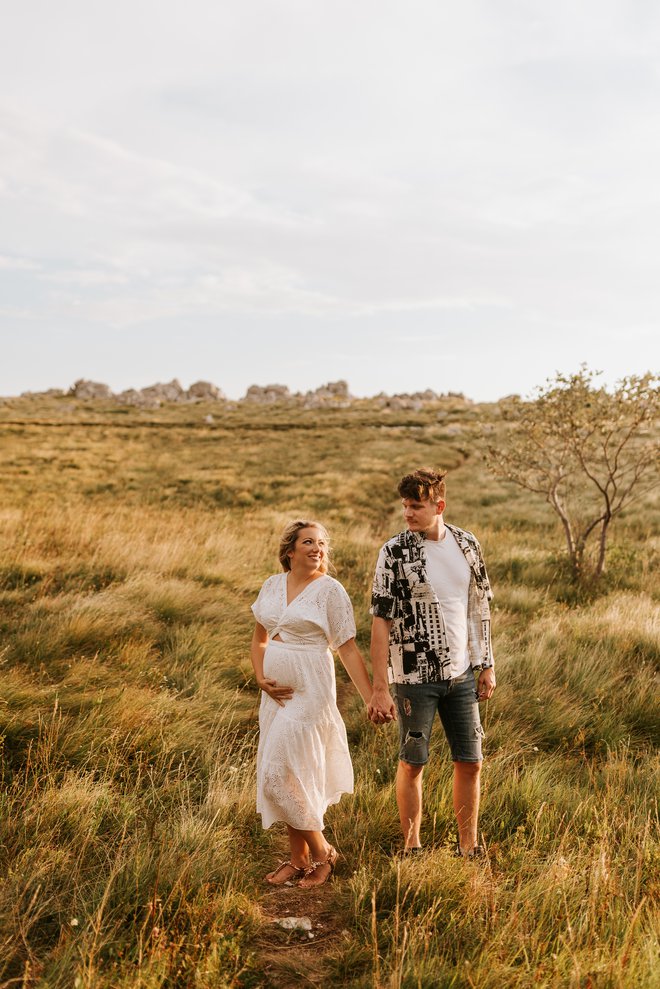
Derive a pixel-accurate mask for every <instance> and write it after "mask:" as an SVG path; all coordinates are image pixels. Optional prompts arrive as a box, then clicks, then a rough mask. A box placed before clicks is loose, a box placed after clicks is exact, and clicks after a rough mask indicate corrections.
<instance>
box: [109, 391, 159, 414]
mask: <svg viewBox="0 0 660 989" xmlns="http://www.w3.org/2000/svg"><path fill="white" fill-rule="evenodd" d="M115 400H116V401H117V402H118V403H119V405H135V406H136V407H137V408H139V409H157V408H159V407H160V401H159V400H158V399H157V398H153V397H149V396H146V395H143V394H142V392H141V391H136V390H135V388H127V389H126V391H123V392H120V393H119V395H116V396H115Z"/></svg>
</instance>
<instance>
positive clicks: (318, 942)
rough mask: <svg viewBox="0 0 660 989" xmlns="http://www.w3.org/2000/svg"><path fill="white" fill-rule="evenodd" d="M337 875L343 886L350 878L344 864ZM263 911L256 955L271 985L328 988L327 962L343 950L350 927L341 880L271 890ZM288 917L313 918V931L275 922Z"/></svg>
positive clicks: (281, 987)
mask: <svg viewBox="0 0 660 989" xmlns="http://www.w3.org/2000/svg"><path fill="white" fill-rule="evenodd" d="M283 853H284V849H283ZM282 857H284V855H283V856H282ZM338 871H339V882H340V883H341V882H342V881H343V879H345V874H346V866H345V864H344V863H343V862H341V860H340V865H339V866H338ZM261 910H262V913H263V916H264V921H265V922H266V925H267V926H265V927H264V928H263V930H262V932H261V933H260V935H259V938H258V940H257V950H258V955H259V958H260V961H261V967H262V968H263V971H264V972H265V973H266V976H267V979H268V981H267V982H266V985H268V986H271V985H272V986H274V987H275V986H277V987H278V989H289V987H291V989H293V987H294V986H301V985H302V986H319V987H320V986H322V985H327V984H328V982H327V981H326V976H325V970H326V959H327V956H328V955H329V954H330V953H331V952H335V951H336V950H337V948H338V947H339V946H340V944H341V942H342V940H343V939H344V935H343V931H344V930H345V928H346V926H347V922H348V921H347V918H346V916H345V915H343V910H342V908H341V907H340V895H339V892H338V889H337V883H336V881H335V880H334V879H333V880H332V881H331V882H329V883H326V884H325V885H324V886H321V887H319V888H318V889H309V890H308V889H298V888H297V886H295V885H292V886H288V885H283V886H274V887H272V888H270V887H269V888H267V889H266V890H265V892H264V896H263V899H262V901H261ZM285 917H308V918H309V920H310V921H311V924H312V928H311V931H310V932H307V931H299V930H292V931H290V930H285V929H283V928H282V927H280V926H279V925H278V924H277V923H276V921H277V920H278V919H280V920H281V919H283V918H285ZM310 934H311V935H312V937H310V936H309V935H310Z"/></svg>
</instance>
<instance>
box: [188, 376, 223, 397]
mask: <svg viewBox="0 0 660 989" xmlns="http://www.w3.org/2000/svg"><path fill="white" fill-rule="evenodd" d="M188 397H189V398H198V399H202V400H204V399H207V400H210V401H213V402H220V401H222V400H223V399H224V397H225V396H224V395H223V393H222V392H221V391H220V389H219V388H218V387H216V385H213V384H211V382H210V381H196V382H195V383H194V384H192V385H191V386H190V388H189V389H188Z"/></svg>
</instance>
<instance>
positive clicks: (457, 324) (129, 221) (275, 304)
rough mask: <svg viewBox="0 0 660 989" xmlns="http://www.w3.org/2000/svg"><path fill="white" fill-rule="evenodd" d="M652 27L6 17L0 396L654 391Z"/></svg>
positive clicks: (543, 4)
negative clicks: (555, 388)
mask: <svg viewBox="0 0 660 989" xmlns="http://www.w3.org/2000/svg"><path fill="white" fill-rule="evenodd" d="M659 53H660V6H659V5H658V4H657V3H655V2H653V0H621V2H613V0H581V2H580V3H577V4H576V3H575V2H574V0H555V2H553V3H552V4H549V3H547V0H498V2H496V3H493V2H492V0H462V2H461V3H459V4H457V3H449V2H447V0H405V2H404V0H397V2H392V0H350V2H348V0H241V2H240V3H236V2H234V0H232V2H229V0H187V2H186V3H185V4H183V3H181V2H179V0H177V2H174V0H158V2H156V0H112V3H110V2H109V0H96V2H94V3H89V0H59V2H58V3H57V4H53V3H52V2H50V0H21V3H20V4H18V3H17V4H12V5H10V6H8V7H7V9H6V10H5V16H4V18H3V30H2V34H1V35H0V395H15V394H18V393H20V392H22V391H25V390H32V391H38V390H42V389H46V388H50V387H60V388H68V387H69V386H70V385H71V384H72V382H73V381H74V380H76V379H78V378H90V379H92V380H96V381H102V382H105V383H107V384H109V385H110V387H111V388H112V389H113V390H115V391H120V390H122V389H125V388H132V387H134V388H140V387H144V386H146V385H150V384H153V383H154V382H156V381H168V380H170V379H171V378H173V377H177V378H179V380H180V381H181V382H182V384H183V385H184V386H188V385H189V384H190V383H192V382H193V381H196V380H198V379H203V380H209V381H212V382H214V383H215V384H216V385H218V386H219V387H220V388H221V389H222V390H223V391H224V392H225V393H226V394H227V396H228V397H231V398H239V397H241V395H243V394H244V393H245V390H246V389H247V387H248V386H249V385H251V384H261V385H265V384H269V383H281V384H285V385H288V386H289V387H290V388H291V389H292V390H302V391H304V390H307V389H311V388H316V387H318V386H319V385H321V384H323V383H325V382H327V381H334V380H337V379H340V378H342V379H346V380H347V381H348V383H349V386H350V388H351V391H352V392H353V393H354V394H355V395H358V396H362V395H373V394H376V393H378V392H380V391H385V392H388V393H390V394H391V393H396V392H414V391H417V390H423V389H426V388H432V389H434V390H435V391H438V392H446V391H459V392H463V393H464V394H466V395H467V396H468V397H470V398H472V399H474V400H475V401H492V400H496V399H498V398H500V397H502V396H504V395H508V394H511V393H519V394H529V393H530V392H531V391H532V389H533V388H534V387H535V386H537V385H540V384H542V383H543V382H544V381H545V380H546V379H548V378H549V377H552V376H553V375H554V374H555V372H557V371H559V372H562V373H568V372H571V371H574V370H577V368H578V367H579V365H580V364H581V363H582V362H586V363H587V364H588V365H589V366H590V367H591V368H594V369H597V370H601V371H602V372H603V380H604V381H605V382H606V383H613V382H614V381H616V380H617V379H619V378H621V377H622V376H624V375H628V374H642V373H644V372H645V371H647V370H657V369H658V366H659V365H660V360H659V359H658V358H659V356H660V333H659V332H658V327H659V323H660V271H659V270H658V259H659V258H660V180H659V179H658V176H659V175H660V56H659Z"/></svg>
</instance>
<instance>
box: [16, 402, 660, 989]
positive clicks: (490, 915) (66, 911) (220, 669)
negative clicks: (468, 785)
mask: <svg viewBox="0 0 660 989" xmlns="http://www.w3.org/2000/svg"><path fill="white" fill-rule="evenodd" d="M500 428H501V427H500V420H499V413H498V407H497V406H496V405H490V406H480V405H472V404H468V403H465V402H463V401H460V400H459V399H458V398H457V399H451V398H449V397H448V398H445V399H443V400H441V401H438V402H430V403H426V404H425V405H424V407H423V408H420V409H382V408H379V407H378V405H377V403H375V402H374V401H373V400H372V401H368V400H364V401H361V402H355V403H353V404H352V405H351V407H350V408H345V409H342V408H332V407H328V408H313V409H299V408H291V407H287V406H279V405H273V406H268V407H263V406H258V405H256V406H248V405H226V406H225V405H223V404H220V403H211V402H209V403H205V402H198V403H197V404H194V405H168V404H165V405H163V406H162V407H161V408H158V409H143V408H137V407H131V406H119V405H116V404H113V403H110V402H104V401H103V400H93V401H84V400H79V399H75V398H73V399H72V398H70V397H67V396H34V397H25V398H20V399H11V400H5V401H4V403H3V404H1V405H0V430H1V435H2V442H1V447H0V468H1V469H0V491H1V497H0V519H1V525H0V541H1V554H0V623H1V627H2V638H1V640H0V643H1V644H0V660H1V662H0V697H1V698H2V704H0V718H1V719H2V721H1V724H0V735H1V736H2V743H3V744H2V772H3V790H2V811H1V815H2V816H1V821H0V828H1V835H0V858H1V861H2V876H3V879H4V882H3V883H2V886H1V887H0V945H1V946H2V950H0V985H2V986H4V985H6V986H10V985H22V986H25V987H45V986H48V987H54V986H61V987H70V986H75V987H76V989H79V987H90V989H91V987H94V989H97V987H98V989H101V987H104V989H105V987H107V989H117V987H122V989H123V987H125V989H129V987H130V989H137V987H138V986H139V987H149V989H151V987H160V986H162V987H168V989H169V987H181V989H183V987H188V986H194V987H197V989H203V987H208V989H211V987H214V989H215V987H239V986H240V987H243V986H245V987H250V986H254V987H257V986H271V985H272V986H277V987H281V986H289V985H291V986H294V985H296V986H297V985H301V984H305V985H317V986H331V985H337V984H339V985H346V986H355V987H364V989H366V987H372V986H374V987H381V986H382V987H385V986H387V987H390V986H391V987H395V986H396V987H417V986H421V987H427V986H438V987H441V986H442V987H445V986H446V987H450V986H452V987H463V986H466V987H467V986H470V987H479V989H495V987H497V989H501V987H506V986H515V987H520V989H523V987H528V986H532V985H533V986H540V987H563V986H566V987H576V989H577V987H580V989H582V987H584V989H586V987H597V989H601V987H631V989H632V987H639V986H652V985H654V984H657V983H655V982H654V979H655V977H656V976H655V966H656V961H657V949H658V943H657V927H656V926H655V924H654V921H656V920H657V914H655V913H654V909H655V907H656V906H657V896H658V879H657V876H658V864H659V861H660V856H659V854H658V843H657V804H656V799H655V798H656V787H657V783H656V780H657V770H658V760H657V752H656V750H655V749H654V740H657V738H658V720H657V713H658V712H657V704H656V702H655V696H656V694H657V687H656V686H655V683H656V681H655V680H654V673H655V671H656V670H657V665H658V659H659V657H660V628H659V623H658V597H659V596H660V593H659V584H658V569H659V561H660V554H659V551H658V547H659V533H660V502H659V499H658V497H657V495H653V496H651V495H650V496H648V497H647V498H646V500H645V501H644V502H642V503H638V504H637V505H636V506H635V507H634V508H631V509H629V510H628V512H627V513H626V514H625V515H624V516H623V517H622V518H621V520H619V521H618V523H617V526H616V528H615V529H614V530H613V538H612V548H611V553H610V566H609V570H608V574H607V580H606V584H605V586H604V588H603V593H602V594H600V595H599V596H598V597H596V598H594V599H592V600H585V599H576V595H575V593H574V592H573V590H572V588H571V587H570V585H569V583H568V581H567V578H566V570H565V566H564V561H563V557H562V548H563V547H562V539H561V533H560V532H559V531H558V528H557V526H556V524H555V520H554V517H553V516H552V515H551V513H550V512H549V510H548V509H547V507H546V506H545V505H544V503H543V501H542V500H541V499H534V498H533V497H532V496H529V495H526V494H524V493H522V492H521V491H519V490H518V489H515V488H513V487H510V486H507V485H503V484H500V483H499V482H497V481H495V480H494V479H493V478H492V477H491V476H490V475H488V473H487V472H486V471H485V469H484V467H483V464H482V462H481V460H480V457H479V455H478V447H479V443H480V441H481V440H482V438H483V437H484V436H486V435H487V436H488V437H489V438H491V439H492V438H493V437H497V435H498V430H499V429H500ZM421 464H432V465H435V466H440V465H443V466H445V467H447V468H449V470H450V474H449V477H448V507H447V511H446V517H447V519H448V521H453V522H456V523H457V524H459V525H461V526H462V527H464V528H468V529H472V530H473V531H475V532H476V533H477V534H478V536H479V539H480V542H481V544H482V546H483V549H484V554H485V558H486V561H487V564H488V568H489V573H490V577H491V580H492V583H493V585H494V590H495V601H494V605H495V611H494V616H493V617H494V646H495V656H496V663H497V676H498V689H497V691H496V694H495V697H494V699H493V700H492V701H491V702H489V705H488V708H487V709H486V710H485V711H484V712H483V713H482V716H483V718H484V722H485V727H486V734H487V740H486V762H485V764H484V776H483V780H484V790H483V803H482V817H481V825H482V829H483V832H484V839H485V843H486V845H487V848H488V859H487V863H486V864H485V865H475V864H472V863H463V862H461V861H457V860H455V859H454V858H453V857H452V841H453V837H454V832H453V814H452V812H451V785H450V778H451V763H450V761H449V759H448V754H447V751H446V749H445V747H444V741H443V739H442V736H441V732H440V731H439V730H438V729H436V737H435V743H436V744H435V751H434V755H433V758H432V762H431V764H430V765H429V768H428V771H427V776H426V782H425V790H426V796H427V802H426V817H425V829H426V830H425V843H426V844H427V845H428V846H429V848H430V849H431V850H430V851H429V852H428V853H427V854H426V855H424V857H423V858H422V859H421V860H419V861H418V860H409V859H406V860H401V859H400V858H397V857H396V855H394V854H393V853H394V852H395V851H396V849H397V848H398V821H397V817H396V805H395V799H394V790H393V778H394V772H395V768H396V750H397V745H396V738H395V736H396V732H395V730H394V729H393V728H378V729H376V728H374V727H372V726H371V725H369V724H368V723H365V719H364V716H363V713H362V711H361V708H360V704H359V703H358V699H357V697H356V696H355V693H354V692H353V691H352V690H351V688H350V685H349V684H348V683H347V681H346V677H345V676H344V675H343V671H342V670H341V668H339V667H338V680H339V684H340V707H341V709H342V713H343V714H344V717H345V720H346V723H347V727H348V732H349V741H350V743H351V750H352V756H353V761H354V767H355V771H356V780H357V785H356V793H355V795H354V797H352V798H349V797H345V798H344V799H343V800H342V802H341V803H340V804H339V805H338V806H336V807H335V808H332V809H331V811H330V813H329V815H328V819H329V822H330V825H329V834H330V835H331V836H332V840H333V842H334V843H335V844H337V845H338V847H339V848H340V850H341V853H342V856H343V858H342V861H341V865H340V868H339V870H338V876H337V881H336V882H335V883H334V884H332V885H331V886H328V887H324V888H323V890H321V891H319V892H318V893H313V894H311V897H310V898H309V899H307V900H305V899H302V891H278V893H277V894H273V893H271V892H270V891H269V892H265V891H264V886H263V883H262V881H261V880H262V876H263V875H264V873H265V872H266V871H267V869H268V867H270V866H271V864H272V862H273V860H274V859H275V858H276V857H277V855H278V854H279V853H280V851H281V850H282V847H283V840H282V834H281V833H280V832H276V830H275V829H274V830H273V831H272V832H270V831H269V832H266V833H264V832H262V831H261V828H260V825H259V824H258V819H257V817H256V814H255V812H254V794H253V789H254V752H255V746H256V710H257V705H258V694H257V691H256V690H255V688H254V684H253V682H252V680H251V667H250V663H249V656H248V644H249V639H250V636H251V630H252V619H251V613H250V608H249V606H250V603H251V602H252V601H253V600H254V598H255V596H256V593H257V591H258V589H259V587H260V585H261V582H262V581H263V579H264V578H265V577H266V576H268V575H269V574H270V573H273V572H275V571H276V570H277V569H278V566H277V556H276V548H277V539H278V535H279V532H280V530H281V528H282V526H283V524H284V523H285V522H286V521H287V520H289V519H290V518H292V517H295V516H311V517H314V518H319V519H320V520H321V521H323V522H324V523H325V524H326V525H327V526H328V528H329V530H330V534H331V537H332V539H333V545H334V562H335V566H336V570H337V576H338V577H339V579H340V580H341V581H342V583H343V584H344V585H345V586H346V588H347V590H348V592H349V594H350V596H351V598H352V600H353V603H354V606H355V611H356V618H357V622H358V630H359V633H358V634H359V642H360V645H361V646H362V647H363V649H364V650H365V652H366V647H367V644H368V635H369V624H370V621H369V615H368V611H367V609H368V598H369V589H370V580H371V573H372V569H373V566H374V563H375V557H376V552H377V549H378V547H379V545H380V544H381V543H382V542H383V541H384V539H386V538H387V537H389V536H390V535H391V534H392V533H394V532H396V531H398V530H399V529H400V528H401V527H402V525H401V521H400V512H399V508H398V503H397V496H396V493H395V487H396V481H397V480H398V478H399V476H400V475H401V474H402V473H403V472H405V471H406V470H407V469H409V468H411V467H415V466H419V465H421ZM289 892H291V898H290V904H289V905H288V906H287V893H289ZM287 909H291V910H293V912H297V913H300V914H303V913H304V914H306V915H308V916H311V917H312V918H313V922H314V924H315V925H317V926H315V927H314V928H313V932H312V933H314V935H315V936H314V937H313V938H307V937H306V936H305V938H301V936H300V935H299V934H296V933H295V932H294V933H287V932H286V931H283V930H281V929H280V928H278V927H276V926H275V925H273V924H272V917H273V916H276V915H277V916H281V915H282V914H283V913H284V912H285V910H287ZM319 925H321V926H319Z"/></svg>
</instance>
